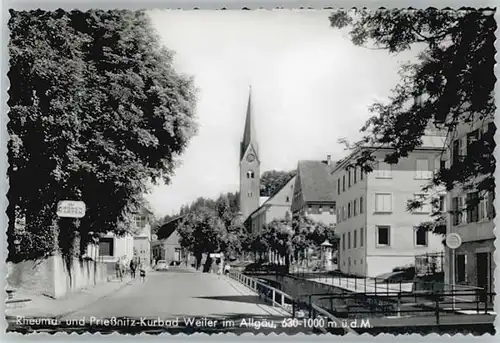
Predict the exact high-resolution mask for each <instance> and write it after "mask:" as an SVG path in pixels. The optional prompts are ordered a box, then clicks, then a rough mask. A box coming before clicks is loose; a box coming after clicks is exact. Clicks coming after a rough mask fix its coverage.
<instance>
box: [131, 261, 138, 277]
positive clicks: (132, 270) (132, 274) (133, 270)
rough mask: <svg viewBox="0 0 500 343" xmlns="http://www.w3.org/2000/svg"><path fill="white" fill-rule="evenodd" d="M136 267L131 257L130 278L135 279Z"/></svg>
mask: <svg viewBox="0 0 500 343" xmlns="http://www.w3.org/2000/svg"><path fill="white" fill-rule="evenodd" d="M136 268H137V265H136V264H135V260H134V259H131V260H130V274H131V277H132V279H135V270H136Z"/></svg>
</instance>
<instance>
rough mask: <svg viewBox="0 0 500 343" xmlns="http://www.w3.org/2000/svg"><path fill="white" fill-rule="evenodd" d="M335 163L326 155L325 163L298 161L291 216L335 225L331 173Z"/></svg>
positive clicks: (333, 188) (333, 186) (334, 197)
mask: <svg viewBox="0 0 500 343" xmlns="http://www.w3.org/2000/svg"><path fill="white" fill-rule="evenodd" d="M334 165H335V162H333V161H332V160H331V156H330V155H328V156H327V159H326V161H299V162H298V164H297V175H296V177H295V186H294V193H293V201H292V206H291V211H292V216H297V215H304V216H306V217H309V218H311V219H313V220H315V221H317V222H322V223H324V224H327V225H328V224H335V222H336V221H337V220H336V216H335V214H336V212H335V205H336V194H335V185H334V181H333V177H332V175H331V171H332V169H333V167H334Z"/></svg>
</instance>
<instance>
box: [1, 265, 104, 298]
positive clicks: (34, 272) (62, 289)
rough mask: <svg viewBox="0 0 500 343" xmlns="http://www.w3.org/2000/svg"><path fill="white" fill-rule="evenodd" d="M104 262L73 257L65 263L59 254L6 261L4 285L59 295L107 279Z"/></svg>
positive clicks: (64, 294)
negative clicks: (5, 282)
mask: <svg viewBox="0 0 500 343" xmlns="http://www.w3.org/2000/svg"><path fill="white" fill-rule="evenodd" d="M107 276H108V275H107V270H106V266H105V265H104V264H103V263H99V262H94V261H92V260H78V259H73V260H72V261H71V262H70V265H69V266H68V265H67V263H66V261H64V260H63V258H62V257H61V256H59V255H55V256H50V257H48V258H45V259H42V260H36V261H31V260H30V261H23V262H19V263H12V262H8V263H7V285H8V286H7V287H8V288H13V289H14V290H17V291H19V292H23V293H28V294H34V295H39V294H43V295H47V296H50V297H53V298H61V297H64V296H66V295H67V294H69V293H71V292H75V291H79V290H82V289H84V288H89V287H93V286H94V285H96V284H99V283H102V282H105V281H107Z"/></svg>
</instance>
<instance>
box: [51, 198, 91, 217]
mask: <svg viewBox="0 0 500 343" xmlns="http://www.w3.org/2000/svg"><path fill="white" fill-rule="evenodd" d="M85 210H86V206H85V203H84V202H83V201H73V200H62V201H59V202H58V203H57V216H58V217H63V218H83V217H84V216H85Z"/></svg>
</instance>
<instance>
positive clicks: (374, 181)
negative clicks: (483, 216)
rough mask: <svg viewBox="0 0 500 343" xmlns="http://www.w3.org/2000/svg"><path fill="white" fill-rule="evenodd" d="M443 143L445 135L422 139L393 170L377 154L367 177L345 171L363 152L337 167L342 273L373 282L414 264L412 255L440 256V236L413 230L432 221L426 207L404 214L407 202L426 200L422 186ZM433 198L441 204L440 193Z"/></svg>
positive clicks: (428, 179) (438, 155)
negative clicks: (437, 254) (380, 276)
mask: <svg viewBox="0 0 500 343" xmlns="http://www.w3.org/2000/svg"><path fill="white" fill-rule="evenodd" d="M443 144H444V137H443V136H428V137H425V139H424V145H423V146H422V147H420V148H418V149H416V150H415V151H414V152H412V153H410V155H409V156H408V157H407V158H403V159H400V161H399V163H397V164H395V165H389V164H387V163H385V162H383V160H384V158H385V155H386V153H387V152H388V150H384V149H379V150H378V151H377V152H376V157H377V159H378V160H379V162H378V163H377V166H376V167H375V168H374V171H373V172H371V173H368V174H366V173H363V172H361V170H360V169H359V168H356V169H352V168H350V169H347V168H346V166H347V165H348V164H349V163H353V162H354V161H355V160H356V158H357V156H358V155H359V153H360V152H361V150H362V149H365V148H358V149H357V150H355V151H354V152H352V153H351V154H350V155H349V156H348V157H346V158H345V159H344V160H342V161H339V162H338V163H337V165H336V166H335V169H334V171H333V176H334V178H335V180H336V182H335V186H336V187H335V188H336V189H335V193H336V200H337V209H336V212H337V216H336V218H337V225H336V232H337V234H338V235H339V237H340V246H339V262H338V265H339V269H340V270H341V271H342V272H344V273H348V274H355V275H362V276H371V277H374V276H377V275H381V274H384V273H389V272H392V271H393V269H394V268H395V267H404V266H409V265H414V264H415V256H416V255H420V254H425V253H434V252H440V251H443V244H442V240H443V238H442V237H441V236H439V235H436V234H433V233H431V232H428V231H426V230H423V229H417V226H418V225H419V224H421V223H422V222H425V221H430V220H432V218H431V217H430V214H431V212H432V209H431V205H430V203H426V204H425V205H424V206H423V207H422V208H420V209H418V210H415V211H413V212H409V211H408V210H407V205H408V201H409V200H412V199H415V198H419V197H421V196H425V197H426V198H429V197H428V195H424V194H422V186H423V185H425V184H427V183H428V182H429V181H430V180H431V177H432V173H433V171H434V169H435V168H438V167H439V164H436V163H439V162H436V161H438V160H436V159H437V158H438V157H440V156H441V154H442V152H443ZM435 196H438V197H440V200H441V201H443V200H444V199H445V197H444V194H436V195H435ZM429 202H430V200H429ZM443 206H444V204H443Z"/></svg>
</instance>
